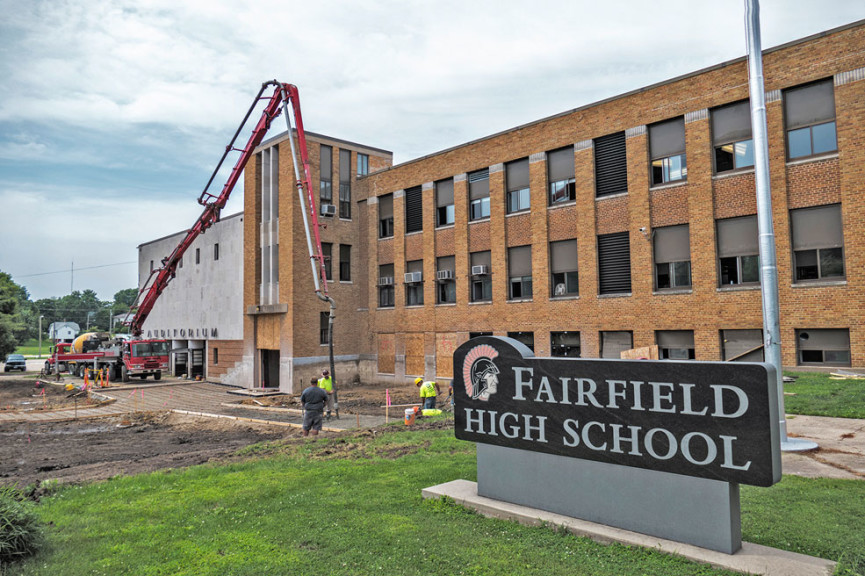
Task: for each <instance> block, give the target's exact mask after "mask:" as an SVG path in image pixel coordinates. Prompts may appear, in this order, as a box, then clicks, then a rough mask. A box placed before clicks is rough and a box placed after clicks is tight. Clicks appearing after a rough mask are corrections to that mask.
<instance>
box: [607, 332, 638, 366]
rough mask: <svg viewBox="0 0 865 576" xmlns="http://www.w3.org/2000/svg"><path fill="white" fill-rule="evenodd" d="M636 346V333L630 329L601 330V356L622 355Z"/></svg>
mask: <svg viewBox="0 0 865 576" xmlns="http://www.w3.org/2000/svg"><path fill="white" fill-rule="evenodd" d="M633 347H634V334H633V333H632V332H630V331H606V332H601V358H616V359H620V358H621V357H622V352H624V351H625V350H630V349H632V348H633Z"/></svg>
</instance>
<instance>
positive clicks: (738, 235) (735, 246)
mask: <svg viewBox="0 0 865 576" xmlns="http://www.w3.org/2000/svg"><path fill="white" fill-rule="evenodd" d="M716 224H717V228H718V265H719V274H718V281H719V283H720V285H721V286H735V285H740V284H759V283H760V246H759V238H758V233H757V216H740V217H738V218H725V219H724V220H718V221H717V223H716Z"/></svg>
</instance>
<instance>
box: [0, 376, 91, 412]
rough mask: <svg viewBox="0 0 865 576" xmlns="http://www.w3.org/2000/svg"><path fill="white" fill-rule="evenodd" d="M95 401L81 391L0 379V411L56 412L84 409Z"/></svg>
mask: <svg viewBox="0 0 865 576" xmlns="http://www.w3.org/2000/svg"><path fill="white" fill-rule="evenodd" d="M95 403H97V401H95V400H91V399H90V398H88V395H87V393H86V392H82V391H81V390H66V389H64V387H62V386H44V385H43V384H42V383H40V382H38V381H36V380H31V379H26V378H21V377H18V378H13V377H10V376H4V377H3V378H0V411H9V410H15V411H26V410H58V409H65V408H74V407H75V405H76V404H77V405H78V406H79V407H85V406H88V405H91V404H95Z"/></svg>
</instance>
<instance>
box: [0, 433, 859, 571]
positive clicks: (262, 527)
mask: <svg viewBox="0 0 865 576" xmlns="http://www.w3.org/2000/svg"><path fill="white" fill-rule="evenodd" d="M246 453H247V455H248V456H250V458H249V459H248V460H245V461H243V462H238V463H231V464H227V465H222V466H215V465H208V466H199V467H195V468H190V469H187V470H181V471H167V472H162V473H155V474H148V475H141V476H135V477H124V478H116V479H113V480H111V481H108V482H102V483H97V484H91V485H86V486H77V487H65V488H60V489H58V490H57V491H56V492H55V493H54V494H53V495H52V496H50V497H48V498H46V499H44V500H43V501H42V502H41V503H40V505H39V507H38V509H39V512H40V515H41V517H42V519H43V521H44V522H45V523H46V524H48V523H50V525H49V527H48V528H47V536H48V546H47V548H46V549H45V551H44V552H42V553H40V554H39V555H37V556H36V557H35V558H33V559H31V560H29V561H27V562H25V563H23V564H19V565H15V566H12V567H11V568H10V569H9V571H8V574H9V576H12V575H16V576H17V575H46V576H47V575H56V574H74V575H79V574H88V575H100V574H105V575H111V576H115V575H121V574H124V575H125V574H134V575H157V574H166V575H167V574H171V575H210V574H212V575H220V576H221V575H246V574H248V575H260V574H268V575H281V574H286V575H287V574H293V575H294V574H304V575H311V574H338V575H339V574H361V575H369V574H386V575H391V574H418V575H421V574H423V575H427V574H429V575H438V574H440V575H448V576H450V575H457V574H467V575H480V574H483V575H487V574H502V575H535V574H537V575H543V576H556V575H565V574H567V575H569V576H572V575H610V576H619V575H630V574H633V575H648V574H657V575H665V576H666V575H679V574H681V575H701V574H719V575H720V574H731V573H730V572H725V571H720V570H714V569H711V568H709V567H707V566H702V565H697V564H693V563H691V562H688V561H685V560H683V559H680V558H676V557H672V556H666V555H663V554H660V553H658V552H655V551H652V550H646V549H640V548H629V547H626V546H621V545H611V546H603V545H600V544H596V543H594V542H592V541H590V540H587V539H585V538H577V537H574V536H573V535H570V534H566V533H562V532H560V531H556V530H553V529H550V528H531V527H525V526H520V525H517V524H515V523H511V522H506V521H501V520H493V519H487V518H483V517H481V516H479V515H476V514H474V513H471V512H469V511H466V510H464V509H463V508H461V507H458V506H455V505H453V504H451V503H449V502H447V501H445V502H437V501H436V502H425V501H423V500H422V499H421V496H420V491H421V489H422V488H424V487H427V486H430V485H434V484H439V483H442V482H446V481H449V480H454V479H457V478H465V479H469V480H474V479H475V450H474V445H472V444H470V443H466V442H461V441H458V440H456V439H454V437H453V432H452V431H451V430H434V431H429V430H428V431H422V430H406V429H404V428H402V427H395V428H394V429H393V431H389V432H386V433H379V434H376V435H374V436H372V435H369V434H367V435H366V436H363V435H358V436H354V437H350V438H343V439H322V440H318V441H314V442H309V443H306V444H296V443H292V444H287V445H282V444H274V445H263V446H256V447H252V448H250V449H248V450H247V451H246ZM742 510H743V536H744V539H745V540H748V541H751V542H756V543H760V544H766V545H769V546H776V547H780V548H784V549H787V550H794V551H797V552H802V553H806V554H812V555H818V556H823V557H825V558H830V559H833V560H838V559H841V560H842V561H844V562H845V567H844V568H843V569H844V570H849V571H847V572H840V573H845V574H855V573H856V572H855V571H854V570H857V571H863V570H865V560H863V557H862V554H863V552H862V545H861V544H862V542H865V526H863V523H862V522H861V519H862V518H863V517H865V482H857V481H838V480H833V481H820V480H806V479H800V478H785V479H784V481H783V482H781V483H780V484H779V485H777V486H775V487H773V488H770V489H757V488H743V490H742ZM0 573H2V571H0Z"/></svg>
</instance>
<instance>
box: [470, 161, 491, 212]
mask: <svg viewBox="0 0 865 576" xmlns="http://www.w3.org/2000/svg"><path fill="white" fill-rule="evenodd" d="M468 181H469V220H482V219H484V218H489V217H490V171H489V169H488V168H484V169H483V170H478V171H477V172H472V173H471V174H469V175H468Z"/></svg>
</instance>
